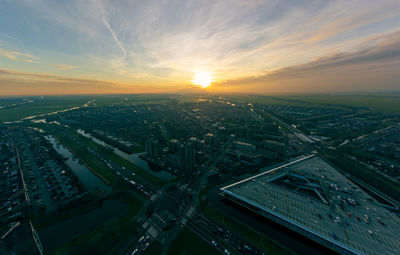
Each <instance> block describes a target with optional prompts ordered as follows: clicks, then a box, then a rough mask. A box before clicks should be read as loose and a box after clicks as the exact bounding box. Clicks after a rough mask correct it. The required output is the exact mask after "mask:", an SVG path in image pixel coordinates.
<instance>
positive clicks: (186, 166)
mask: <svg viewBox="0 0 400 255" xmlns="http://www.w3.org/2000/svg"><path fill="white" fill-rule="evenodd" d="M195 157H196V148H195V145H194V144H193V143H192V142H187V143H185V144H181V145H180V146H179V147H178V166H179V168H180V169H181V170H182V171H183V172H184V174H188V173H190V172H191V171H192V170H193V169H194V163H195Z"/></svg>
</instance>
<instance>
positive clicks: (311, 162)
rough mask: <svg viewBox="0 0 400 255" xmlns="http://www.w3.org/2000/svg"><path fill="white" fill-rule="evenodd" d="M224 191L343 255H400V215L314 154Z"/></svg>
mask: <svg viewBox="0 0 400 255" xmlns="http://www.w3.org/2000/svg"><path fill="white" fill-rule="evenodd" d="M221 195H222V196H223V197H225V198H227V199H229V200H232V201H233V202H235V203H238V204H240V205H241V206H244V207H246V208H248V209H251V210H253V211H255V212H257V213H258V214H261V215H263V216H265V217H267V218H268V219H270V220H272V221H275V222H277V223H279V224H281V225H283V226H285V227H287V228H289V229H291V230H293V231H296V232H297V233H300V234H301V235H304V236H306V237H308V238H310V239H313V240H314V241H316V242H318V243H320V244H322V245H324V246H326V247H328V248H331V249H332V250H335V251H337V252H339V253H342V254H376V255H382V254H393V255H394V254H399V251H400V240H399V239H398V233H399V231H400V218H399V217H398V216H396V215H395V214H394V213H392V212H390V211H389V210H387V209H386V208H385V207H384V206H382V204H380V203H379V202H377V201H376V200H375V199H374V198H372V197H371V196H369V195H368V194H367V193H366V192H364V191H363V190H361V189H360V188H359V187H358V186H357V185H355V184H354V183H352V182H351V181H350V180H348V179H347V178H346V177H345V176H343V175H342V174H340V173H339V172H338V171H336V170H335V169H334V168H333V167H332V166H331V165H330V164H328V163H327V162H325V161H324V160H322V159H321V158H319V157H318V156H315V155H310V156H307V157H303V158H301V159H297V160H294V161H292V162H290V163H288V164H285V165H282V166H280V167H277V168H274V169H271V170H268V171H265V172H263V173H261V174H257V175H255V176H253V177H250V178H247V179H245V180H242V181H239V182H236V183H234V184H231V185H228V186H226V187H223V188H221Z"/></svg>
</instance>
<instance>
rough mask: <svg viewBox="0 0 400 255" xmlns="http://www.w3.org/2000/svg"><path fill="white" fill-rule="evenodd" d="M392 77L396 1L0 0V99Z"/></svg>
mask: <svg viewBox="0 0 400 255" xmlns="http://www.w3.org/2000/svg"><path fill="white" fill-rule="evenodd" d="M201 74H207V75H208V76H209V77H207V78H208V79H207V80H211V85H210V86H208V87H207V88H203V87H205V86H204V85H203V86H200V85H199V84H196V82H195V77H199V75H201ZM399 81H400V1H398V0H393V1H384V0H380V1H368V0H363V1H357V0H352V1H348V0H347V1H339V0H333V1H323V0H319V1H312V0H307V1H303V0H296V1H295V0H290V1H279V0H271V1H261V0H260V1H259V0H251V1H249V0H226V1H225V0H179V1H175V0H174V1H172V0H157V1H155V0H146V1H142V0H132V1H128V0H123V1H121V0H109V1H106V0H85V1H82V0H68V1H63V0H0V95H30V94H41V95H42V94H100V93H181V92H183V93H186V92H187V93H190V92H210V93H212V92H216V93H231V92H239V93H250V94H276V93H324V92H328V93H331V92H353V93H354V92H368V91H370V92H374V91H399V90H400V82H399Z"/></svg>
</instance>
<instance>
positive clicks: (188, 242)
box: [167, 228, 220, 255]
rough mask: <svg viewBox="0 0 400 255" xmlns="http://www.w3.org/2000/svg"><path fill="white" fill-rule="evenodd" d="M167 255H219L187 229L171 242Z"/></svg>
mask: <svg viewBox="0 0 400 255" xmlns="http://www.w3.org/2000/svg"><path fill="white" fill-rule="evenodd" d="M167 254H168V255H189V254H190V255H203V254H207V255H214V254H215V255H217V254H220V253H219V252H218V251H217V250H216V249H215V248H214V247H212V246H211V245H210V244H209V243H207V242H206V241H205V240H203V239H201V238H200V237H198V236H197V235H196V234H194V233H193V232H192V231H190V230H189V229H187V228H184V229H182V231H181V232H180V233H179V235H178V236H177V238H175V240H174V241H172V242H171V244H170V246H169V248H168V252H167Z"/></svg>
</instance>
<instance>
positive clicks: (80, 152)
mask: <svg viewBox="0 0 400 255" xmlns="http://www.w3.org/2000/svg"><path fill="white" fill-rule="evenodd" d="M54 137H55V138H57V140H59V141H60V142H61V143H62V144H64V145H65V146H66V147H67V148H68V149H69V150H70V151H71V152H72V153H74V154H75V155H76V156H77V157H79V159H80V160H81V161H82V162H83V163H84V164H85V165H86V167H87V168H89V169H90V170H91V171H92V172H93V173H94V174H96V175H97V176H98V177H100V178H102V179H103V180H104V182H105V183H107V184H110V185H111V186H114V184H115V183H116V181H117V179H118V176H117V175H116V174H114V173H113V171H112V170H111V169H110V168H109V167H108V166H107V165H106V164H105V163H104V162H103V161H101V160H100V159H98V158H97V157H96V156H94V155H93V154H92V153H91V152H90V151H88V150H87V149H86V148H84V147H83V146H81V145H80V144H78V143H77V142H76V141H74V140H73V139H72V138H71V137H70V136H69V135H68V133H56V134H54Z"/></svg>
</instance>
